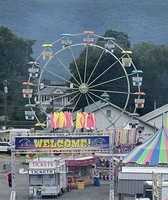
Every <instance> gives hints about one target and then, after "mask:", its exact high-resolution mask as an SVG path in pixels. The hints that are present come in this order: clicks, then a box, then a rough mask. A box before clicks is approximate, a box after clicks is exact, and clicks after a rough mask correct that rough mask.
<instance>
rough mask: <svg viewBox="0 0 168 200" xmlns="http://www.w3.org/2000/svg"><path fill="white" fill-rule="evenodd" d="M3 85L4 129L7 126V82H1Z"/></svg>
mask: <svg viewBox="0 0 168 200" xmlns="http://www.w3.org/2000/svg"><path fill="white" fill-rule="evenodd" d="M3 84H4V107H5V124H4V125H5V129H6V126H7V94H8V81H7V80H5V81H4V82H3Z"/></svg>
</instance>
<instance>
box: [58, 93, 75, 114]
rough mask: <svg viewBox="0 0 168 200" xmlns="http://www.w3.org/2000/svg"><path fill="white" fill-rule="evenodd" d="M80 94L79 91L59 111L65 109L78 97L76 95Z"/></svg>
mask: <svg viewBox="0 0 168 200" xmlns="http://www.w3.org/2000/svg"><path fill="white" fill-rule="evenodd" d="M78 95H79V93H77V94H76V95H75V96H74V97H73V98H72V99H70V100H69V101H68V102H67V103H66V104H65V105H64V106H63V107H61V108H60V109H59V110H58V111H61V110H63V109H64V108H65V107H66V106H68V105H70V103H71V102H72V101H73V100H74V99H76V97H77V96H78Z"/></svg>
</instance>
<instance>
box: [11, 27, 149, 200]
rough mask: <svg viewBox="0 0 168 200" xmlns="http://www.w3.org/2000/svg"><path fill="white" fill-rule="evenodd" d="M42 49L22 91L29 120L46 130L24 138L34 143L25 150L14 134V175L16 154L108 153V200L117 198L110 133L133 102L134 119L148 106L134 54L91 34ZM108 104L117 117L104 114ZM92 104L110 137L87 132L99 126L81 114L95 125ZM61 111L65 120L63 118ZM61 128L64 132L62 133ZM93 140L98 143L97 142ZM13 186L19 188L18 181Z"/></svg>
mask: <svg viewBox="0 0 168 200" xmlns="http://www.w3.org/2000/svg"><path fill="white" fill-rule="evenodd" d="M42 47H43V50H42V52H41V54H40V55H39V56H38V58H37V59H36V60H34V61H30V62H29V65H30V67H29V69H28V71H29V78H28V80H27V81H26V82H23V87H24V88H23V90H22V92H23V97H24V98H26V99H28V103H27V104H26V105H25V118H26V119H27V120H34V119H35V120H36V121H37V124H36V126H40V127H42V128H43V129H44V131H43V132H42V133H31V134H28V135H27V136H26V138H27V139H29V140H30V145H28V147H27V146H26V147H25V148H24V146H19V145H20V143H19V141H22V140H23V139H24V138H25V136H22V135H17V134H13V135H12V136H11V141H12V144H13V145H12V169H13V177H14V173H15V153H16V152H18V153H19V152H24V153H32V152H35V153H38V151H40V152H48V151H49V152H51V151H53V150H55V149H56V150H59V152H61V153H69V154H70V153H72V152H73V154H79V152H80V153H81V154H82V153H85V154H86V153H87V154H88V155H89V153H90V154H92V153H95V152H101V151H102V152H103V151H104V152H108V153H109V155H110V165H109V171H110V196H109V197H110V200H114V166H113V145H114V141H113V139H114V135H113V133H112V132H110V131H109V130H110V129H111V128H114V127H115V123H116V122H117V121H118V120H119V119H120V118H121V116H122V115H123V113H125V112H127V111H130V110H129V109H128V107H130V105H131V106H132V105H133V104H134V106H132V107H134V108H133V109H132V110H131V111H132V112H131V114H130V119H131V118H132V117H133V116H134V115H135V113H136V109H137V108H143V107H144V102H145V99H144V98H141V96H143V95H145V93H144V92H142V91H141V85H142V80H143V78H142V76H141V74H142V73H143V71H142V70H138V69H137V68H136V67H135V65H134V63H133V60H132V58H131V54H132V52H131V51H130V50H124V49H123V48H122V47H121V46H120V45H119V44H117V41H115V38H112V37H104V36H100V35H97V34H95V33H94V32H92V31H88V30H87V31H84V32H83V33H79V34H69V33H68V34H67V33H64V34H62V36H61V37H60V38H59V39H57V40H56V41H54V42H52V43H47V44H43V45H42ZM105 61H106V62H105ZM60 81H63V82H64V85H62V84H60ZM51 82H52V84H51ZM53 83H54V84H53ZM99 103H101V106H100V104H99ZM102 103H103V106H102ZM107 105H109V106H111V107H115V108H119V110H120V112H119V113H115V114H112V113H111V111H110V112H105V110H103V107H104V106H107ZM93 106H94V108H96V109H97V110H99V111H100V113H101V115H99V118H101V120H103V119H105V120H106V121H107V122H108V123H107V125H106V127H105V128H106V129H108V131H109V132H108V133H107V132H106V133H102V132H97V131H95V133H93V131H92V132H91V133H88V132H87V133H84V131H85V130H87V128H89V129H95V130H96V124H95V123H94V126H93V123H91V122H90V124H92V125H90V126H89V125H88V124H89V123H88V120H85V117H84V116H83V115H85V116H87V119H88V116H89V115H90V114H92V115H91V118H92V122H93V121H94V122H96V116H94V109H93ZM86 108H87V109H86ZM65 112H68V116H70V117H69V118H66V120H64V122H63V121H61V120H62V119H63V118H64V119H65ZM60 113H61V116H63V117H60ZM74 113H76V116H74V115H73V114H74ZM77 114H80V117H81V118H80V119H82V120H83V123H82V124H83V125H82V124H81V121H80V120H79V121H80V126H77V124H78V123H77ZM56 119H59V122H60V121H61V124H62V125H58V126H56V122H57V121H56ZM68 119H70V122H71V123H70V125H69V126H68V127H67V126H65V121H67V120H68ZM130 119H129V121H130ZM129 121H128V122H129ZM128 122H126V124H127V123H128ZM52 124H54V125H52ZM63 124H64V125H63ZM74 127H75V129H79V131H77V134H75V133H74V132H73V131H72V129H71V128H73V130H74ZM61 128H62V129H63V131H62V133H58V132H59V131H58V130H59V129H61ZM53 129H54V130H53ZM102 129H103V128H102ZM54 132H57V133H54ZM81 133H82V134H81ZM39 137H40V138H39ZM34 138H36V139H40V142H42V143H43V147H47V148H43V147H41V146H38V147H39V148H37V146H33V145H35V143H38V142H39V141H37V140H36V141H35V140H34ZM65 139H66V141H64V140H65ZM60 140H61V141H62V142H66V144H67V145H72V144H73V145H72V146H71V148H66V147H65V146H64V148H63V146H61V145H62V143H60ZM95 140H96V141H97V140H99V142H98V143H96V144H95ZM100 140H101V141H103V142H100ZM53 141H54V142H53ZM48 142H49V146H48ZM58 144H59V145H58ZM79 144H81V145H82V146H80V145H79ZM55 145H56V146H55ZM58 147H59V148H58ZM13 182H14V183H13V188H15V180H14V178H13Z"/></svg>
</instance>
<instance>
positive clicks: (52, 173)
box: [29, 157, 67, 197]
mask: <svg viewBox="0 0 168 200" xmlns="http://www.w3.org/2000/svg"><path fill="white" fill-rule="evenodd" d="M66 186H67V178H66V165H65V158H62V157H51V158H37V159H34V160H32V161H31V162H30V163H29V195H30V196H31V197H33V196H36V195H37V191H41V196H56V195H60V194H62V193H63V192H64V190H65V189H66Z"/></svg>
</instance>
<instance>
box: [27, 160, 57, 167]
mask: <svg viewBox="0 0 168 200" xmlns="http://www.w3.org/2000/svg"><path fill="white" fill-rule="evenodd" d="M29 168H30V169H55V168H56V162H55V161H54V160H33V161H31V162H30V163H29Z"/></svg>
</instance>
